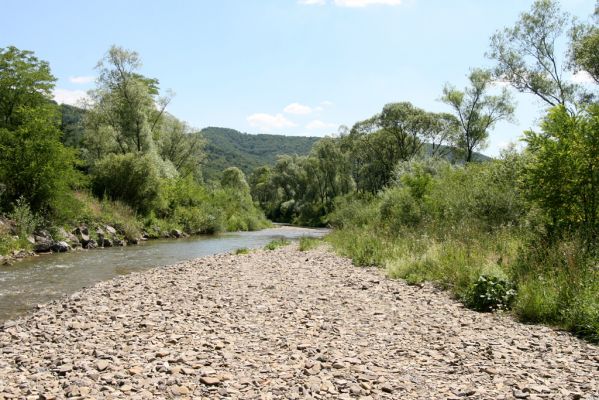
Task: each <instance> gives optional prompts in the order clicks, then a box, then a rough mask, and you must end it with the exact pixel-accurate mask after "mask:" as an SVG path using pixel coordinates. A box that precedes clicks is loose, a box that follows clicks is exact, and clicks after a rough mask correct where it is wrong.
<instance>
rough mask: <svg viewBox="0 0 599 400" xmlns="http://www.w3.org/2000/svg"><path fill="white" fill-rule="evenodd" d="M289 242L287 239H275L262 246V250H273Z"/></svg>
mask: <svg viewBox="0 0 599 400" xmlns="http://www.w3.org/2000/svg"><path fill="white" fill-rule="evenodd" d="M289 244H291V242H290V241H289V240H287V239H275V240H273V241H271V242H270V243H268V244H267V245H266V246H264V250H275V249H278V248H279V247H284V246H287V245H289Z"/></svg>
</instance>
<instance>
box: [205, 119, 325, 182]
mask: <svg viewBox="0 0 599 400" xmlns="http://www.w3.org/2000/svg"><path fill="white" fill-rule="evenodd" d="M202 135H203V136H204V138H205V139H206V147H205V151H206V159H205V161H204V167H203V168H202V173H203V175H204V179H206V180H207V181H208V180H210V179H215V178H217V177H218V176H219V175H220V173H221V172H222V171H223V170H224V169H225V168H227V167H238V168H240V169H241V170H242V171H243V172H244V173H245V174H246V175H249V174H250V173H251V172H252V170H253V169H254V168H256V167H259V166H261V165H265V164H274V162H275V161H276V158H277V156H278V155H282V154H297V155H306V154H308V153H309V152H310V149H311V148H312V145H313V144H314V143H315V142H316V141H317V140H318V139H320V138H317V137H305V136H283V135H266V134H259V135H252V134H247V133H241V132H239V131H236V130H234V129H228V128H216V127H208V128H204V129H203V130H202Z"/></svg>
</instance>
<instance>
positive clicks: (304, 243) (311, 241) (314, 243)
mask: <svg viewBox="0 0 599 400" xmlns="http://www.w3.org/2000/svg"><path fill="white" fill-rule="evenodd" d="M321 243H322V240H321V239H317V238H313V237H308V236H302V237H301V238H300V241H299V250H300V251H309V250H312V249H315V248H317V247H318V246H320V244H321Z"/></svg>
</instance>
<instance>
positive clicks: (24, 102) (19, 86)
mask: <svg viewBox="0 0 599 400" xmlns="http://www.w3.org/2000/svg"><path fill="white" fill-rule="evenodd" d="M54 82H56V78H55V77H54V76H52V74H51V73H50V66H49V64H48V63H47V62H46V61H42V60H39V59H38V58H37V57H35V56H34V55H33V52H31V51H28V50H19V49H17V48H16V47H13V46H10V47H7V48H0V128H7V129H14V128H16V127H17V126H18V125H20V124H21V123H23V122H24V121H23V119H22V118H20V117H22V116H23V115H20V114H19V108H22V107H27V108H36V107H41V106H45V105H46V104H47V103H48V102H50V101H51V100H52V90H53V89H54Z"/></svg>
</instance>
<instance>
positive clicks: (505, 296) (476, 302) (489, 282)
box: [464, 275, 516, 312]
mask: <svg viewBox="0 0 599 400" xmlns="http://www.w3.org/2000/svg"><path fill="white" fill-rule="evenodd" d="M515 296H516V290H515V288H514V285H513V284H512V283H511V282H509V281H507V280H505V279H501V278H498V277H496V276H487V275H481V276H480V277H479V278H478V280H477V281H476V282H474V283H473V284H472V285H471V286H470V288H469V290H468V291H467V292H466V297H465V299H464V301H465V303H466V305H467V306H468V307H470V308H472V309H473V310H477V311H487V312H488V311H496V310H509V309H510V308H511V306H512V303H513V302H514V298H515Z"/></svg>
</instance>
